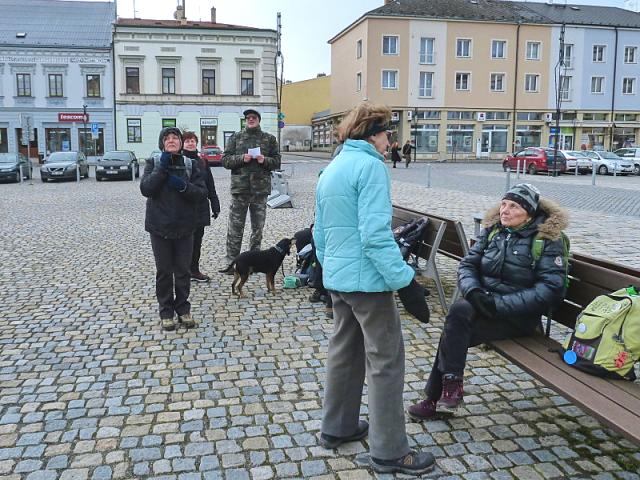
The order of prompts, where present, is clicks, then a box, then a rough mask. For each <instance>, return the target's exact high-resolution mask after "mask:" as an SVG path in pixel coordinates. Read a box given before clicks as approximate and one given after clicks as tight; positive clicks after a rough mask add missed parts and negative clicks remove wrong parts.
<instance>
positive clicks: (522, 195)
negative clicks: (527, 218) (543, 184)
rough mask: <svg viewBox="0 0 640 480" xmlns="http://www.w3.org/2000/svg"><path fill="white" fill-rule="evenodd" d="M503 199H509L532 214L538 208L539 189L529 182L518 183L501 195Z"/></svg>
mask: <svg viewBox="0 0 640 480" xmlns="http://www.w3.org/2000/svg"><path fill="white" fill-rule="evenodd" d="M502 199H503V200H511V201H512V202H516V203H517V204H518V205H520V206H521V207H522V208H524V209H525V210H526V211H527V213H528V214H529V215H534V214H535V213H536V210H538V202H539V201H540V191H539V190H538V189H537V188H536V187H534V186H533V185H531V184H530V183H519V184H518V185H515V186H513V187H511V189H510V190H509V191H508V192H507V193H506V194H505V195H504V197H502Z"/></svg>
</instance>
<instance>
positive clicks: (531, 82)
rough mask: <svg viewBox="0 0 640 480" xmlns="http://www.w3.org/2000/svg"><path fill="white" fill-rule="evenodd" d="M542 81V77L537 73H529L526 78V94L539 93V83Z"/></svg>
mask: <svg viewBox="0 0 640 480" xmlns="http://www.w3.org/2000/svg"><path fill="white" fill-rule="evenodd" d="M539 80H540V75H537V74H535V73H527V74H526V75H525V76H524V91H525V92H531V93H533V92H537V91H538V81H539Z"/></svg>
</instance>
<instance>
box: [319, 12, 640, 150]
mask: <svg viewBox="0 0 640 480" xmlns="http://www.w3.org/2000/svg"><path fill="white" fill-rule="evenodd" d="M485 3H487V1H486V0H478V1H471V2H470V1H468V0H466V1H465V0H430V1H429V2H423V3H417V2H399V3H397V2H385V5H384V6H382V7H380V8H378V9H375V10H373V11H371V12H368V13H366V14H365V15H363V16H362V17H361V18H359V19H357V20H356V21H355V22H353V23H352V24H350V25H349V26H347V27H346V28H345V29H343V30H342V31H341V32H339V33H338V34H337V35H335V36H334V37H333V38H331V39H330V40H329V43H330V44H331V72H332V74H331V108H330V111H329V112H326V113H325V115H323V116H319V117H315V118H314V122H313V129H314V145H313V146H314V148H318V149H329V148H332V146H333V144H334V143H335V140H334V138H333V134H332V132H333V129H334V127H335V125H336V124H337V122H339V121H340V119H341V117H342V116H343V115H344V114H345V112H347V111H348V110H350V109H351V108H352V107H353V106H354V105H356V104H357V103H359V102H361V101H370V102H374V103H381V104H385V105H388V106H389V107H390V108H391V109H392V111H393V117H392V129H393V130H394V132H395V138H397V140H398V141H399V142H401V143H404V142H405V141H406V140H408V139H411V140H413V141H415V142H416V143H417V153H418V158H424V159H434V160H435V159H439V160H441V159H454V160H466V159H476V158H480V159H482V158H486V159H500V158H503V157H504V155H505V154H506V153H507V152H511V151H515V150H519V149H521V148H523V147H528V146H536V147H539V146H542V147H546V146H549V145H551V144H553V143H554V141H555V137H554V135H555V134H556V125H555V113H554V112H556V96H557V92H556V84H557V83H558V81H557V76H558V74H557V73H556V72H555V66H556V64H558V60H559V55H560V53H559V52H560V48H559V45H560V43H559V38H558V37H559V32H560V28H559V27H558V25H557V23H558V22H557V21H556V19H555V18H554V15H556V14H557V15H560V14H562V15H565V17H566V16H567V15H569V17H568V20H571V16H570V15H571V14H567V13H566V12H567V10H566V9H565V10H563V11H562V12H561V11H560V10H557V9H556V8H555V7H556V6H553V5H545V4H540V5H541V6H540V7H539V8H538V7H536V6H534V7H533V8H532V7H531V6H532V5H534V4H531V3H521V2H508V1H504V2H491V4H490V5H489V4H487V5H484V4H485ZM536 5H538V4H536ZM488 7H490V8H488ZM585 8H586V7H585ZM589 8H591V9H600V10H603V9H604V10H611V7H589ZM569 10H571V12H574V14H575V15H576V16H577V15H578V13H587V14H590V12H578V10H580V9H579V8H578V9H577V10H572V9H569ZM613 10H615V12H613V13H615V14H616V15H617V16H618V17H616V15H611V12H609V11H608V12H607V13H608V14H609V16H608V18H613V19H614V21H615V20H616V18H622V17H625V13H629V14H630V15H631V16H632V23H631V24H630V26H629V27H628V30H629V31H633V32H634V33H638V37H640V33H639V32H640V29H638V28H636V27H635V25H636V23H637V25H638V27H640V16H638V15H637V14H634V13H632V12H625V11H624V10H621V9H613ZM620 12H622V13H620ZM595 13H598V12H597V11H596V12H595ZM600 13H602V12H600ZM633 15H636V16H637V17H638V18H633ZM578 21H579V18H578V19H576V22H578ZM620 21H622V20H620ZM589 28H590V27H589ZM598 28H599V29H600V30H602V31H604V30H605V29H606V28H607V26H606V25H605V26H603V27H598ZM573 30H574V33H572V34H571V35H573V36H574V37H576V38H578V35H577V34H576V33H575V31H578V30H579V31H581V32H582V35H583V36H582V37H581V38H583V40H588V38H589V34H588V33H585V32H587V30H588V27H587V26H585V27H577V28H574V29H573ZM609 30H611V31H612V32H613V28H610V29H609ZM576 43H577V41H576ZM601 43H602V42H601ZM594 48H595V46H594ZM611 49H612V50H613V46H612V47H611ZM594 52H595V50H594ZM590 55H591V49H590V46H580V45H576V48H573V49H569V50H567V57H566V62H564V63H562V68H563V70H562V71H561V72H560V75H561V76H562V78H563V79H564V80H562V79H561V80H560V85H562V86H561V87H560V90H561V92H560V93H561V94H562V97H563V98H564V99H565V103H564V104H561V111H562V112H563V113H562V114H561V120H562V122H561V128H560V129H559V131H560V133H561V137H560V141H561V147H566V148H579V143H580V142H582V143H583V144H584V143H585V142H586V143H593V142H595V141H596V140H597V141H598V142H599V143H602V144H606V143H607V142H608V143H612V141H613V135H614V134H613V131H614V123H613V119H614V118H619V117H620V113H617V112H622V111H625V112H626V111H631V112H633V113H630V114H628V115H627V114H624V115H625V117H624V118H625V119H627V118H631V119H633V120H636V122H637V120H640V106H638V105H636V104H635V102H634V104H633V105H632V104H631V103H629V102H627V104H625V105H622V106H620V105H618V104H617V103H615V102H613V101H612V102H611V106H610V105H607V104H605V103H603V104H602V105H599V104H595V103H594V104H593V105H592V104H589V98H587V97H589V94H590V93H591V94H594V93H602V92H593V91H592V92H588V91H586V92H585V93H584V94H583V93H582V92H581V91H579V89H580V88H582V87H581V85H582V84H583V83H584V84H587V83H589V81H590V80H591V79H590V78H589V77H587V74H586V73H584V72H583V70H585V71H587V70H589V68H590V66H589V65H587V59H589V60H590ZM594 55H595V53H594ZM569 60H571V65H569V63H570V62H569ZM594 61H595V60H594ZM565 63H566V64H565ZM609 63H610V64H612V63H613V62H609ZM596 67H598V65H596ZM583 73H584V75H582V74H583ZM581 75H582V76H581ZM603 75H605V76H606V75H607V73H604V74H603ZM612 75H613V76H614V77H615V75H616V73H615V70H613V71H612ZM583 77H584V78H583ZM610 83H613V82H610ZM569 85H571V87H569ZM569 88H571V91H569ZM562 89H565V90H562ZM594 98H595V97H594ZM627 100H629V99H628V98H627ZM627 107H629V108H627ZM636 110H638V112H637V113H636ZM595 112H599V113H598V114H597V115H598V118H603V116H604V117H605V118H606V119H607V120H609V119H610V122H609V123H608V125H609V130H610V133H607V132H605V134H603V136H602V138H598V139H595V140H591V138H592V137H589V136H588V133H589V130H588V129H587V128H586V127H587V126H588V125H587V124H588V121H587V120H588V119H589V118H592V115H594V114H595ZM582 119H584V120H585V121H586V122H585V123H586V124H585V125H584V132H582V129H583V124H582V122H581V120H582ZM569 127H571V128H569ZM636 127H637V129H636V130H635V132H637V133H640V123H637V125H636ZM628 131H630V132H631V134H630V135H631V138H633V139H634V140H635V138H639V139H640V135H636V134H635V133H634V129H633V128H630V129H629V130H628ZM583 133H584V134H583ZM585 138H586V140H585ZM593 138H595V137H593ZM625 140H626V139H625Z"/></svg>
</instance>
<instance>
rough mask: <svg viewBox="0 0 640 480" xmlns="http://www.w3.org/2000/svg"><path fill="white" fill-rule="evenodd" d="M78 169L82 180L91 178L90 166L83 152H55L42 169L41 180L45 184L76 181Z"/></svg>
mask: <svg viewBox="0 0 640 480" xmlns="http://www.w3.org/2000/svg"><path fill="white" fill-rule="evenodd" d="M77 169H80V177H81V178H89V164H88V163H87V158H86V157H85V156H84V153H82V152H53V153H52V154H51V155H49V156H48V157H47V159H46V160H45V162H44V165H42V166H41V167H40V178H41V179H42V181H43V182H48V181H49V180H60V179H62V178H67V179H69V178H70V179H75V178H76V175H77V172H76V171H77Z"/></svg>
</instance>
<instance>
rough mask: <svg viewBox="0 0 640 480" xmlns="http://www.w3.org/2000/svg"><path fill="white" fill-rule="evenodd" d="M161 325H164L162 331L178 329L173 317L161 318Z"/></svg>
mask: <svg viewBox="0 0 640 480" xmlns="http://www.w3.org/2000/svg"><path fill="white" fill-rule="evenodd" d="M160 324H161V325H162V329H163V330H166V331H168V332H169V331H171V330H175V329H176V322H174V321H173V317H171V318H161V319H160Z"/></svg>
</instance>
